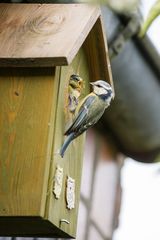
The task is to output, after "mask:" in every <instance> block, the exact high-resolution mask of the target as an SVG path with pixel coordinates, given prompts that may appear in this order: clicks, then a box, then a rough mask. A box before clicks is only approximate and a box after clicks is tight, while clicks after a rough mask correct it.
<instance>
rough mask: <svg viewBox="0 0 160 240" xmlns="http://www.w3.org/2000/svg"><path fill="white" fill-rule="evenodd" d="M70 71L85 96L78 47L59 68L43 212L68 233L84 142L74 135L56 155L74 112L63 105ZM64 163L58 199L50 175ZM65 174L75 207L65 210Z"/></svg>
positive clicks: (84, 74) (75, 211) (83, 62)
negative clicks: (68, 62) (71, 184)
mask: <svg viewBox="0 0 160 240" xmlns="http://www.w3.org/2000/svg"><path fill="white" fill-rule="evenodd" d="M73 73H75V74H76V73H77V74H79V75H80V76H81V77H82V78H83V79H84V81H85V89H84V91H83V93H82V96H81V97H84V95H86V94H87V93H88V89H89V86H88V84H89V73H88V65H87V61H86V56H85V52H84V50H83V49H80V51H79V52H78V54H77V56H76V57H75V59H74V60H73V62H72V64H71V65H70V66H68V67H61V72H60V79H61V81H60V87H59V97H58V105H57V113H56V123H55V135H54V139H55V141H54V145H53V162H52V164H51V168H50V181H49V184H48V187H49V189H48V200H47V206H46V216H45V218H46V219H48V220H50V221H51V222H52V223H54V224H55V225H56V226H57V227H59V228H60V229H61V230H63V231H64V232H66V233H68V234H69V235H70V236H71V237H75V235H76V226H77V217H78V207H79V197H80V182H81V172H82V160H83V145H84V139H85V134H83V135H82V136H80V137H79V138H77V139H75V140H74V141H73V142H72V143H71V144H70V146H69V147H68V149H67V151H66V153H65V156H64V158H61V157H60V155H59V150H60V147H61V145H62V143H63V141H64V139H65V137H64V131H65V128H66V126H67V125H68V123H69V122H70V121H72V118H73V116H72V115H71V114H70V113H69V112H68V109H67V107H66V97H68V95H67V94H66V93H67V91H68V82H69V78H70V75H71V74H73ZM57 164H58V165H59V166H61V167H63V171H64V178H63V187H62V194H61V197H60V199H58V200H57V199H55V197H54V195H53V193H52V189H53V179H54V174H55V169H56V165H57ZM67 176H70V177H72V178H73V179H75V185H76V187H75V189H76V190H75V192H76V199H75V209H72V210H68V209H67V207H66V206H67V204H66V180H67ZM60 219H66V220H68V221H69V222H70V224H65V223H62V224H61V225H60Z"/></svg>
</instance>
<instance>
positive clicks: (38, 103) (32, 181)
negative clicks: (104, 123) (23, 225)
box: [0, 68, 57, 216]
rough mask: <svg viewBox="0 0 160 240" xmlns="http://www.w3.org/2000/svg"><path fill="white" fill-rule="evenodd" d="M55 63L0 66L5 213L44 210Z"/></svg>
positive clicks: (0, 173) (1, 204)
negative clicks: (31, 65) (49, 64)
mask: <svg viewBox="0 0 160 240" xmlns="http://www.w3.org/2000/svg"><path fill="white" fill-rule="evenodd" d="M54 80H55V73H54V69H53V68H43V69H39V68H34V69H33V68H32V69H30V68H21V69H17V68H14V69H9V68H7V69H0V216H43V215H44V211H45V203H46V194H47V184H48V174H49V163H50V159H51V146H52V139H53V126H54V112H55V109H56V102H55V97H56V90H55V89H56V88H55V84H57V83H56V82H55V81H54Z"/></svg>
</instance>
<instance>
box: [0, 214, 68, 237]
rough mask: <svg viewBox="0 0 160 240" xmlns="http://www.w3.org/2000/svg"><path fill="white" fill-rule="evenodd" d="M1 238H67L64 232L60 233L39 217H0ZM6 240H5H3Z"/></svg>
mask: <svg viewBox="0 0 160 240" xmlns="http://www.w3.org/2000/svg"><path fill="white" fill-rule="evenodd" d="M0 233H1V236H12V237H18V238H17V240H19V239H20V240H21V238H19V237H32V239H33V237H52V238H53V237H54V238H56V237H57V238H58V237H62V236H63V238H69V235H68V234H67V233H65V232H62V231H61V232H60V231H59V229H58V228H57V227H56V226H54V225H53V224H52V223H51V222H49V221H48V220H45V219H43V218H41V217H25V218H24V217H12V218H11V217H0ZM3 240H6V239H3Z"/></svg>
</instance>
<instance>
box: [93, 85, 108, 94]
mask: <svg viewBox="0 0 160 240" xmlns="http://www.w3.org/2000/svg"><path fill="white" fill-rule="evenodd" d="M94 93H95V94H97V95H103V94H107V90H106V89H104V88H102V87H97V86H94Z"/></svg>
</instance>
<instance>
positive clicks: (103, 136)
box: [1, 0, 160, 240]
mask: <svg viewBox="0 0 160 240" xmlns="http://www.w3.org/2000/svg"><path fill="white" fill-rule="evenodd" d="M3 2H9V1H3ZM10 2H47V3H49V2H66V3H69V2H68V1H58V0H57V1H29V0H28V1H20V0H19V1H18V0H13V1H10ZM73 2H75V1H73ZM76 2H79V1H76ZM83 2H84V1H83ZM86 2H87V1H86ZM90 2H92V1H91V0H90ZM97 2H98V3H99V1H97ZM100 3H101V4H102V7H101V9H102V16H103V21H104V30H105V32H106V36H107V40H108V46H109V55H110V59H111V67H112V73H113V81H114V86H115V99H114V101H113V103H112V104H111V107H110V108H109V109H108V110H107V111H106V114H105V115H104V117H103V119H102V120H101V121H100V123H99V124H98V125H97V126H96V127H95V128H94V129H92V130H89V131H88V132H87V138H86V145H85V146H86V149H85V154H84V166H83V176H82V186H81V201H80V209H79V218H78V228H77V238H76V239H77V240H128V239H129V240H159V239H160V228H159V222H160V205H159V202H160V187H159V184H160V163H159V162H160V28H159V26H160V17H159V14H160V1H159V0H158V1H155V0H141V1H138V0H130V1H129V0H121V1H120V0H119V1H118V0H117V1H116V0H112V1H109V0H108V1H107V0H106V1H105V0H104V1H103V0H101V1H100ZM88 146H89V148H88ZM2 239H3V238H1V240H2ZM5 239H7V238H5ZM8 239H10V238H8ZM17 239H20V238H17Z"/></svg>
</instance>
